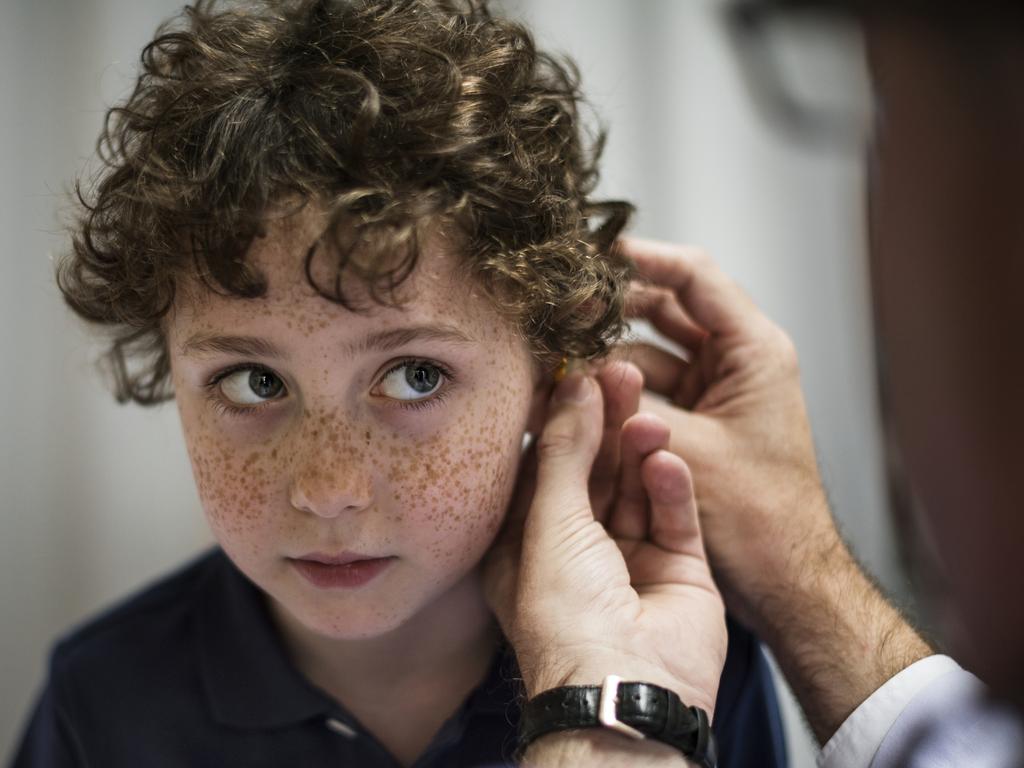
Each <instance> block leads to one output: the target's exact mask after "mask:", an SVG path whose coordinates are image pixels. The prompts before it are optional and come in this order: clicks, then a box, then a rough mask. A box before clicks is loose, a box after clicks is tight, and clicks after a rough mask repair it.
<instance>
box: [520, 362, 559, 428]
mask: <svg viewBox="0 0 1024 768" xmlns="http://www.w3.org/2000/svg"><path fill="white" fill-rule="evenodd" d="M554 388H555V379H554V377H553V376H551V375H547V376H545V375H543V374H541V375H540V376H538V378H537V383H536V384H535V385H534V388H533V395H532V397H531V399H530V413H529V416H528V417H527V420H526V431H527V432H529V433H530V434H531V435H534V436H536V435H539V434H540V431H541V430H542V429H544V422H545V421H546V420H547V412H548V401H549V400H550V399H551V391H552V390H553V389H554Z"/></svg>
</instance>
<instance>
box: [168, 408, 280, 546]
mask: <svg viewBox="0 0 1024 768" xmlns="http://www.w3.org/2000/svg"><path fill="white" fill-rule="evenodd" d="M185 440H186V444H187V446H188V452H189V457H190V459H191V461H192V471H193V474H194V476H195V481H196V489H197V491H198V493H199V499H200V502H201V504H202V506H203V511H204V512H205V513H206V516H207V519H208V520H209V523H210V527H211V529H212V530H213V533H214V535H215V536H216V538H217V540H218V541H220V542H221V543H222V544H224V545H225V548H228V549H230V548H231V545H232V543H236V544H237V543H240V542H241V541H246V542H247V545H248V547H249V548H254V547H258V546H259V541H260V537H261V533H262V532H263V531H265V530H267V529H268V528H269V527H270V526H271V525H272V524H273V525H278V524H280V520H281V517H282V516H281V515H276V514H274V511H275V510H278V511H280V504H281V499H280V498H279V497H280V495H281V494H280V488H278V487H277V481H278V480H279V479H280V478H281V477H283V476H285V474H284V473H285V472H286V471H287V469H286V467H285V466H284V465H285V464H286V463H287V462H286V461H279V460H278V458H279V457H278V455H277V454H278V449H277V448H276V447H275V446H273V445H271V444H267V443H261V442H260V441H257V440H253V441H244V442H241V443H240V442H239V441H237V440H235V439H229V438H227V437H225V435H224V434H223V433H222V432H220V431H216V432H215V431H214V430H212V429H210V428H209V426H208V425H207V424H203V425H199V424H194V425H191V426H190V427H189V426H187V427H186V429H185Z"/></svg>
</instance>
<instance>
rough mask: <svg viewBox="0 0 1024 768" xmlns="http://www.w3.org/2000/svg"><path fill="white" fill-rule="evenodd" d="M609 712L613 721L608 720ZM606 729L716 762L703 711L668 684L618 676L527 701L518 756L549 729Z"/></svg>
mask: <svg viewBox="0 0 1024 768" xmlns="http://www.w3.org/2000/svg"><path fill="white" fill-rule="evenodd" d="M602 691H603V692H604V698H605V699H606V702H605V708H606V715H605V718H606V719H605V721H604V722H602V719H601V717H600V714H601V712H600V710H601V703H602ZM609 697H613V701H607V699H609ZM613 703H614V706H613ZM607 713H611V714H610V715H609V714H607ZM609 716H610V717H611V718H612V720H611V721H609V720H608V719H607V718H608V717H609ZM601 727H607V728H612V729H613V730H616V731H619V732H621V733H623V735H625V736H628V737H632V738H651V739H655V740H657V741H661V742H664V743H666V744H670V745H671V746H673V747H675V748H676V749H678V750H680V751H681V752H682V753H683V754H684V755H686V757H687V758H688V759H690V760H691V761H693V762H694V763H696V764H697V765H699V766H701V767H702V768H715V766H716V765H717V756H716V750H715V742H714V737H713V735H712V733H711V726H710V723H709V722H708V716H707V713H706V712H704V710H702V709H698V708H697V707H687V706H686V705H685V704H683V702H682V701H680V699H679V696H678V695H676V693H675V692H674V691H670V690H668V689H667V688H662V687H660V686H657V685H653V684H651V683H642V682H620V681H619V680H618V678H616V677H614V676H610V677H609V678H606V680H605V685H603V686H598V685H574V686H564V687H562V688H554V689H552V690H550V691H545V692H544V693H541V694H539V695H538V696H535V697H534V698H532V699H530V700H529V701H528V702H526V704H525V706H524V707H523V711H522V716H521V719H520V721H519V754H520V755H522V753H523V752H524V751H525V750H526V747H527V746H528V745H529V744H530V743H531V742H532V741H533V740H534V739H536V738H538V737H539V736H542V735H544V734H546V733H552V732H555V731H566V730H575V729H577V728H601Z"/></svg>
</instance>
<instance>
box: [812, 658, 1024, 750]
mask: <svg viewBox="0 0 1024 768" xmlns="http://www.w3.org/2000/svg"><path fill="white" fill-rule="evenodd" d="M1022 756H1024V729H1022V728H1021V725H1020V722H1019V720H1017V719H1016V717H1014V716H1013V715H1012V714H1011V713H1010V712H1009V711H1007V710H1004V709H1002V708H1000V707H998V706H997V705H993V704H992V703H991V702H989V701H987V699H986V697H985V690H984V686H983V685H982V684H981V682H980V681H979V680H978V679H977V678H976V677H975V676H974V675H972V674H971V673H969V672H966V671H965V670H963V669H962V668H961V667H960V665H958V664H957V663H956V662H955V661H953V660H952V659H951V658H949V657H948V656H929V657H927V658H924V659H921V660H920V661H918V662H916V663H914V664H911V665H910V666H909V667H907V668H906V669H904V670H903V671H902V672H900V673H899V674H897V675H895V676H894V677H893V678H892V679H890V680H889V681H887V682H886V683H885V684H884V685H882V687H880V688H879V689H878V690H877V691H875V692H874V693H873V694H871V696H869V697H868V698H867V699H866V700H865V701H864V702H862V703H861V705H860V706H859V707H857V709H856V710H854V711H853V713H852V714H851V715H850V716H849V717H848V718H847V719H846V721H845V722H844V723H843V724H842V726H840V728H839V730H838V731H836V733H835V735H834V736H833V737H832V738H831V739H829V741H828V743H827V744H826V745H825V747H824V748H823V749H822V751H821V755H820V757H819V758H818V765H819V766H820V768H947V766H948V768H960V767H961V766H967V765H970V766H978V767H979V768H981V767H984V768H1011V767H1012V768H1018V766H1019V765H1021V763H1020V762H1019V761H1020V760H1021V758H1022Z"/></svg>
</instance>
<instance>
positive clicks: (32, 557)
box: [0, 0, 905, 766]
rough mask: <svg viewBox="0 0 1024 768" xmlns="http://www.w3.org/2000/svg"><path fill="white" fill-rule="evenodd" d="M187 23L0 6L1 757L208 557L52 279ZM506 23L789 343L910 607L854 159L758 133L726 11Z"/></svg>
mask: <svg viewBox="0 0 1024 768" xmlns="http://www.w3.org/2000/svg"><path fill="white" fill-rule="evenodd" d="M180 5H181V2H180V0H5V1H4V2H3V4H0V105H2V113H0V114H2V117H0V269H2V272H0V359H2V360H4V361H6V364H7V368H6V371H7V373H6V374H5V376H6V378H5V379H4V381H5V382H6V385H5V386H6V393H7V394H6V396H5V398H4V405H3V407H2V408H0V414H2V415H0V420H2V421H0V525H2V528H0V531H2V534H0V563H2V564H3V569H4V571H3V578H0V627H2V629H0V691H3V695H2V696H0V756H4V755H10V753H11V750H12V749H13V746H14V743H15V740H16V738H17V735H18V733H19V732H20V729H21V728H22V726H23V723H24V719H25V717H26V716H27V714H28V712H29V707H30V705H31V703H32V701H33V698H34V696H35V694H36V691H37V690H38V686H39V685H40V684H41V682H42V679H43V674H44V665H45V658H46V654H47V651H48V649H49V647H50V645H51V643H52V642H53V640H54V638H55V637H56V636H57V635H58V634H60V633H62V632H64V631H66V630H67V629H68V628H69V627H70V626H72V625H73V624H75V623H76V622H78V621H79V620H81V619H83V618H84V617H86V616H87V615H89V614H91V613H93V612H95V611H96V610H97V609H99V608H101V607H102V606H104V605H106V604H108V603H109V602H110V601H112V600H114V599H116V598H118V597H120V596H123V595H125V594H127V593H128V592H130V591H133V590H135V589H136V588H138V587H139V586H141V585H142V584H143V583H145V582H147V581H148V580H150V579H152V578H154V577H155V576H157V575H158V574H160V573H161V572H163V571H165V570H167V569H169V568H171V567H173V566H175V565H176V564H178V563H180V562H182V561H183V560H184V559H185V558H186V557H188V556H189V555H190V554H192V553H193V552H196V551H198V550H199V549H201V548H203V547H205V546H206V545H207V543H208V541H209V538H208V534H207V532H206V528H205V523H204V522H203V519H202V515H201V512H200V508H199V504H198V501H197V498H196V495H195V491H194V490H193V484H192V478H191V474H190V471H189V468H188V462H187V457H186V455H185V451H184V446H183V443H182V440H181V437H180V433H179V427H178V423H177V415H176V411H175V409H174V406H173V404H171V405H168V406H164V407H161V408H157V409H151V410H144V409H141V408H138V407H134V406H125V407H120V406H117V405H116V404H115V402H114V400H113V398H112V397H111V396H110V394H109V393H108V392H107V391H106V390H105V388H104V385H103V383H102V381H101V379H100V377H99V376H98V374H97V373H96V371H95V370H94V367H93V361H94V360H95V358H96V356H97V352H98V346H97V345H96V343H95V341H94V340H90V339H91V338H92V337H90V335H89V333H88V332H87V331H86V330H85V329H83V328H82V327H81V326H80V325H79V324H78V323H77V322H76V321H75V320H74V319H73V317H72V315H71V314H70V312H69V311H67V310H66V309H65V308H64V306H63V305H62V303H61V300H60V298H59V295H58V292H57V290H56V288H55V286H54V283H53V276H52V275H53V262H52V260H53V258H54V256H55V255H56V254H59V253H61V252H62V251H63V250H64V249H65V248H66V244H67V240H66V237H65V235H64V233H63V232H62V231H61V225H60V218H59V217H60V216H61V215H62V212H63V213H66V212H67V210H68V207H69V204H68V189H69V188H70V184H71V182H72V180H73V178H74V177H75V175H76V173H78V172H79V171H80V170H81V169H82V168H83V167H84V166H85V164H86V163H87V161H88V159H89V158H90V156H91V155H92V152H93V143H94V141H95V138H96V136H97V134H98V131H99V128H100V125H101V121H102V118H103V113H104V110H105V108H106V107H108V106H109V105H111V104H112V103H113V102H114V101H115V100H117V99H118V98H119V97H121V96H122V95H123V94H124V93H125V91H126V89H127V88H128V87H129V84H130V83H131V81H132V74H133V72H134V70H135V64H136V61H137V59H138V55H139V52H140V50H141V47H142V45H143V44H144V43H145V42H146V41H148V40H149V39H150V37H151V35H152V33H153V31H154V29H155V27H156V25H157V24H158V22H159V21H160V20H162V19H163V18H165V17H167V16H169V15H171V14H173V13H175V12H176V11H177V10H178V9H179V8H180ZM504 6H505V8H506V9H507V11H508V13H509V14H510V15H513V16H519V17H523V18H525V19H527V20H528V21H529V22H531V23H532V25H533V26H534V28H535V30H536V31H537V34H538V37H539V38H540V40H541V42H542V43H543V44H544V46H545V47H549V48H553V49H555V50H559V51H564V52H566V53H569V54H571V55H572V56H573V57H574V58H575V59H576V60H577V62H578V63H579V65H580V68H581V70H582V72H583V86H584V90H585V92H586V93H587V94H588V96H589V97H590V100H591V102H592V103H593V104H594V105H595V107H596V109H597V112H598V113H599V115H600V116H601V118H602V119H603V122H604V123H605V124H606V125H607V126H609V127H610V131H611V132H610V140H609V144H608V148H607V153H606V156H605V162H604V174H603V182H602V191H603V194H604V195H606V196H609V197H616V198H624V199H628V200H632V201H633V202H635V203H636V205H637V207H638V210H639V215H638V217H637V220H636V224H635V225H634V227H633V231H634V232H636V233H638V234H642V235H645V236H648V237H657V238H663V239H668V240H675V241H680V242H687V243H697V244H700V245H702V246H703V247H705V248H706V249H708V250H709V251H710V252H711V253H712V254H713V255H714V256H715V257H716V258H717V259H718V260H719V261H720V262H721V263H722V264H723V265H724V267H725V269H726V270H727V271H728V272H730V273H731V274H732V275H733V276H734V277H735V278H737V279H738V280H739V282H740V283H742V284H743V285H744V286H745V287H746V289H747V290H748V291H749V292H750V293H751V294H752V295H753V296H754V297H755V299H756V300H757V301H758V302H759V303H760V304H761V306H762V307H764V308H765V310H766V311H767V312H768V313H769V314H770V315H771V316H772V317H774V318H775V319H776V320H777V321H778V322H779V323H780V324H781V325H783V326H784V327H785V328H786V329H787V330H788V331H789V332H790V333H791V335H792V336H793V338H794V339H795V341H796V343H797V346H798V348H799V350H800V353H801V359H802V365H803V373H804V384H805V387H806V392H807V396H808V400H809V405H810V409H811V416H812V421H813V424H814V428H815V433H816V437H817V440H818V449H819V454H820V459H821V463H822V467H823V471H824V475H825V481H826V484H827V486H828V488H829V491H830V494H831V497H832V499H833V501H834V504H835V510H836V513H837V515H838V517H839V518H840V520H841V522H842V524H843V527H844V529H845V531H846V532H847V534H848V537H849V538H850V540H851V541H852V542H853V544H854V547H855V549H856V551H857V553H858V554H859V556H860V557H861V558H862V559H863V560H864V561H865V562H866V563H867V564H868V566H869V567H870V568H871V569H872V570H873V572H874V573H875V574H876V576H878V577H879V579H880V581H881V582H882V583H883V584H884V585H885V586H887V587H888V588H889V589H890V590H892V591H894V592H896V593H897V594H903V593H904V591H905V585H904V583H903V582H902V579H901V577H900V576H899V569H898V567H897V564H896V559H895V554H894V545H893V540H892V535H891V527H890V525H889V524H888V522H887V516H886V510H885V500H884V493H883V486H882V473H881V466H882V462H881V457H880V451H879V446H880V439H879V428H878V420H877V415H876V402H875V392H874V363H873V353H872V344H871V328H870V317H869V312H868V298H867V288H866V284H867V280H866V266H865V261H864V258H863V247H864V235H863V232H862V230H863V226H862V219H863V212H862V208H863V206H862V195H863V189H862V188H863V182H864V179H863V172H862V168H861V159H862V158H861V156H860V155H858V154H857V153H856V152H849V153H845V154H844V153H842V152H839V151H832V150H823V149H815V148H811V147H803V146H799V145H798V144H796V143H794V142H792V141H789V140H788V139H787V138H786V137H785V136H782V135H780V134H778V133H777V132H775V131H774V130H773V129H772V128H771V127H770V126H768V125H767V124H766V123H765V121H764V120H763V119H762V117H761V115H760V114H759V113H758V112H757V111H756V110H755V108H754V106H753V103H752V101H751V98H750V95H749V93H748V92H747V90H746V88H745V86H744V83H743V81H742V79H741V77H740V72H739V67H738V64H737V61H736V58H735V55H734V51H733V50H732V49H731V47H730V45H729V42H728V39H727V38H726V36H725V34H724V31H723V28H722V26H721V23H720V18H719V11H720V7H721V6H720V4H719V3H718V2H714V0H644V1H643V2H625V1H624V0H508V2H506V3H504ZM736 535H737V536H742V535H744V533H743V531H737V532H736ZM765 544H766V546H769V545H770V543H769V542H766V543H765ZM787 729H788V732H789V736H790V750H791V754H792V757H793V760H792V764H793V765H794V766H810V765H813V761H814V749H813V745H812V743H811V741H810V739H809V738H808V737H807V735H806V731H805V730H804V728H803V724H802V722H801V721H800V720H799V716H798V715H796V714H794V710H793V709H792V708H791V705H789V704H787Z"/></svg>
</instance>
